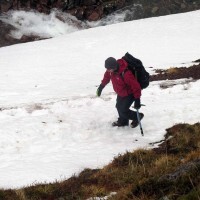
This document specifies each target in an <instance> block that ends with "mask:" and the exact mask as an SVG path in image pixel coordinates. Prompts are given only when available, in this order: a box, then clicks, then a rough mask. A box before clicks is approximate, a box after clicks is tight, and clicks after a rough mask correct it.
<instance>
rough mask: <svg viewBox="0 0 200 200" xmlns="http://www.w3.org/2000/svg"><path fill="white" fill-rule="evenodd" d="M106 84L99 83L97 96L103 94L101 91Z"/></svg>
mask: <svg viewBox="0 0 200 200" xmlns="http://www.w3.org/2000/svg"><path fill="white" fill-rule="evenodd" d="M103 88H104V86H103V85H102V84H100V85H99V87H98V88H97V92H96V93H97V96H98V97H100V96H101V92H102V90H103Z"/></svg>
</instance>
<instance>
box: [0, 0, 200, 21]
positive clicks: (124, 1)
mask: <svg viewBox="0 0 200 200" xmlns="http://www.w3.org/2000/svg"><path fill="white" fill-rule="evenodd" d="M127 6H128V7H127ZM131 6H134V7H135V10H134V14H132V16H131V17H130V16H129V17H128V18H127V20H133V19H140V18H147V17H153V16H161V15H168V14H174V13H181V12H187V11H192V10H197V9H200V1H199V0H168V1H164V0H163V1H161V0H154V1H148V0H111V1H109V0H0V12H1V13H3V12H7V11H8V10H10V9H14V10H19V9H23V10H30V9H35V10H37V11H39V12H43V13H49V12H50V10H51V9H53V8H57V9H60V10H62V11H63V12H68V13H70V14H72V15H74V16H76V17H77V18H78V19H79V20H89V21H96V20H99V19H101V18H102V17H104V16H105V15H107V14H109V13H112V12H114V11H116V10H119V9H122V8H124V7H127V8H129V7H131Z"/></svg>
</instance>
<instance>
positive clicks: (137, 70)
mask: <svg viewBox="0 0 200 200" xmlns="http://www.w3.org/2000/svg"><path fill="white" fill-rule="evenodd" d="M122 59H124V60H125V61H126V62H127V63H128V68H127V69H125V70H124V72H122V78H123V77H124V73H125V72H126V71H127V70H130V71H131V72H132V73H133V75H134V76H135V77H136V79H137V81H138V83H139V84H140V87H141V88H142V89H144V88H147V87H148V86H149V78H150V76H149V73H148V72H147V71H146V70H145V68H144V66H143V64H142V62H141V60H139V59H137V58H135V57H133V56H132V55H131V54H129V53H128V52H127V53H126V54H125V55H124V56H123V57H122Z"/></svg>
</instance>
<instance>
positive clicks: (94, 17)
mask: <svg viewBox="0 0 200 200" xmlns="http://www.w3.org/2000/svg"><path fill="white" fill-rule="evenodd" d="M98 19H100V15H99V13H98V12H97V11H92V13H91V15H89V16H88V17H87V20H88V21H97V20H98Z"/></svg>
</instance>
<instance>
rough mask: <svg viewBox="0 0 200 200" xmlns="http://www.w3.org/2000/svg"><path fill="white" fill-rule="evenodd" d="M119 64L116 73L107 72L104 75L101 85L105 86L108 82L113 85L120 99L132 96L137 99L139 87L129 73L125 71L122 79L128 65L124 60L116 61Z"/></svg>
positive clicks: (139, 91)
mask: <svg viewBox="0 0 200 200" xmlns="http://www.w3.org/2000/svg"><path fill="white" fill-rule="evenodd" d="M117 62H118V63H119V70H118V71H117V72H109V71H108V70H107V71H106V72H105V74H104V78H103V80H102V83H101V84H102V85H103V86H106V85H107V84H108V83H109V82H110V80H111V81H112V84H113V89H114V91H115V92H116V93H117V94H118V95H119V96H121V97H125V96H128V95H130V94H133V96H134V97H135V98H136V99H137V98H140V96H141V87H140V84H139V83H138V81H137V80H136V78H135V77H134V75H133V74H132V72H131V71H129V70H128V71H126V72H125V73H124V76H123V78H122V72H123V71H124V70H125V69H126V68H127V66H128V64H127V62H126V61H125V60H123V59H119V60H117Z"/></svg>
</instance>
